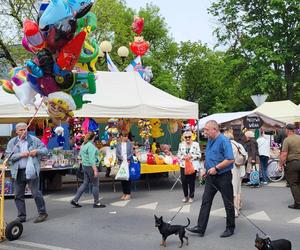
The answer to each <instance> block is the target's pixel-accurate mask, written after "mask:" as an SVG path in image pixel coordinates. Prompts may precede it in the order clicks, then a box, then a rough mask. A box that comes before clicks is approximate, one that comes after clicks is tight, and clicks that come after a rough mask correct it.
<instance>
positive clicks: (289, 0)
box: [210, 0, 300, 102]
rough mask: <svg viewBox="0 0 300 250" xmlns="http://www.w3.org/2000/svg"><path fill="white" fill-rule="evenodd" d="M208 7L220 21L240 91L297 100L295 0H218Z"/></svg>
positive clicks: (299, 8)
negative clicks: (236, 73)
mask: <svg viewBox="0 0 300 250" xmlns="http://www.w3.org/2000/svg"><path fill="white" fill-rule="evenodd" d="M210 13H211V14H212V15H214V16H216V17H217V18H218V20H219V22H220V26H219V27H218V28H217V29H216V35H217V37H218V39H219V41H220V43H223V44H225V45H227V46H229V49H228V51H227V55H228V58H230V59H232V60H233V63H232V62H231V65H232V66H233V67H234V68H233V69H232V71H233V72H238V73H239V82H240V83H239V86H240V90H241V92H240V95H241V96H246V95H249V94H255V93H268V94H269V96H270V98H269V100H280V99H286V98H287V99H291V100H294V101H296V102H299V101H300V99H299V94H298V93H299V81H300V65H299V64H300V58H299V54H300V24H299V20H300V4H299V0H219V1H217V2H215V3H214V4H213V5H212V7H211V8H210ZM237 69H240V70H241V71H237Z"/></svg>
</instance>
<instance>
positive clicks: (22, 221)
mask: <svg viewBox="0 0 300 250" xmlns="http://www.w3.org/2000/svg"><path fill="white" fill-rule="evenodd" d="M16 220H18V221H20V222H21V223H24V222H26V218H22V217H17V219H16Z"/></svg>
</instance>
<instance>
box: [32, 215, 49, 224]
mask: <svg viewBox="0 0 300 250" xmlns="http://www.w3.org/2000/svg"><path fill="white" fill-rule="evenodd" d="M47 218H48V214H47V213H44V214H40V215H39V217H37V218H36V219H35V220H34V221H33V223H40V222H43V221H45V220H46V219H47Z"/></svg>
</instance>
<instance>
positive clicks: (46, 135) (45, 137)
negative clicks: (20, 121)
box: [41, 127, 52, 147]
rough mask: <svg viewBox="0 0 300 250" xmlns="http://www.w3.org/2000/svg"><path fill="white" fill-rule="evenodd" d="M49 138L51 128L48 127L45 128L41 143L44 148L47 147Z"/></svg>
mask: <svg viewBox="0 0 300 250" xmlns="http://www.w3.org/2000/svg"><path fill="white" fill-rule="evenodd" d="M51 137H52V132H51V128H50V127H47V128H45V130H44V133H43V137H42V138H41V141H42V143H43V144H44V145H45V146H46V147H47V146H48V143H49V140H50V138H51Z"/></svg>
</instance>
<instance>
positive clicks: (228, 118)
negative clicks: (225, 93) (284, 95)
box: [199, 111, 284, 129]
mask: <svg viewBox="0 0 300 250" xmlns="http://www.w3.org/2000/svg"><path fill="white" fill-rule="evenodd" d="M246 116H259V117H260V118H261V119H262V120H263V122H264V123H265V124H268V125H269V126H284V122H281V121H278V120H276V119H273V118H270V117H268V116H266V115H264V114H261V113H260V112H254V111H245V112H232V113H216V114H213V115H209V116H206V117H204V118H202V119H200V120H199V129H203V128H204V126H205V123H206V122H208V121H209V120H215V121H216V122H217V123H218V124H224V123H228V122H232V123H234V122H235V121H238V120H240V119H242V118H244V117H246Z"/></svg>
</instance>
